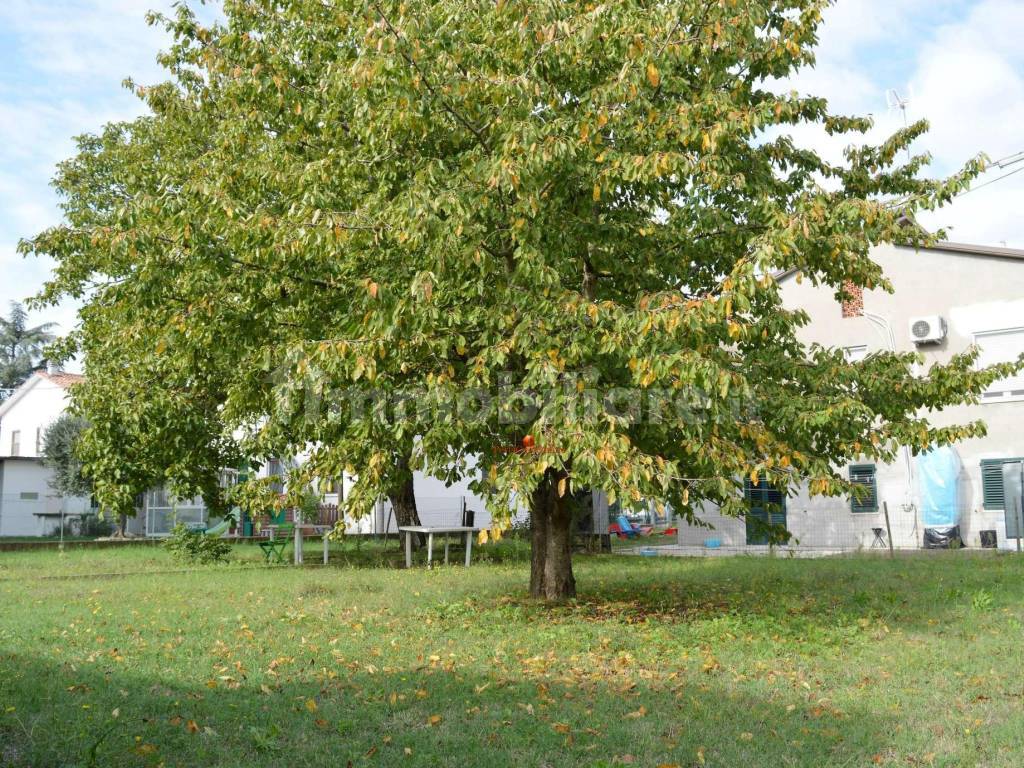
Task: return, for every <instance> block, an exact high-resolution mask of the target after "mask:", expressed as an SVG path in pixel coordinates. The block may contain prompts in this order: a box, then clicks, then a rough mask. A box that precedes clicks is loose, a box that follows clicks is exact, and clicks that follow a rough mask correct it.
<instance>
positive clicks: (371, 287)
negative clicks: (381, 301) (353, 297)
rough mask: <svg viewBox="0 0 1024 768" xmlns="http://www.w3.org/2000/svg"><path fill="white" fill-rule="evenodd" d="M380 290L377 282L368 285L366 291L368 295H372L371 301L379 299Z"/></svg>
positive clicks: (370, 282)
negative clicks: (378, 292)
mask: <svg viewBox="0 0 1024 768" xmlns="http://www.w3.org/2000/svg"><path fill="white" fill-rule="evenodd" d="M379 290H380V286H379V285H377V284H376V283H375V282H373V280H370V281H369V282H368V283H367V284H366V291H367V293H369V294H370V298H371V299H376V298H377V291H379Z"/></svg>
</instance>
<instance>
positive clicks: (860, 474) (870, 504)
mask: <svg viewBox="0 0 1024 768" xmlns="http://www.w3.org/2000/svg"><path fill="white" fill-rule="evenodd" d="M850 482H851V483H855V484H856V485H862V486H864V487H865V488H866V489H867V491H868V492H867V493H864V494H861V495H860V496H859V497H856V496H853V495H851V496H850V511H851V512H877V511H878V485H877V483H876V482H875V465H874V464H854V465H853V466H851V467H850Z"/></svg>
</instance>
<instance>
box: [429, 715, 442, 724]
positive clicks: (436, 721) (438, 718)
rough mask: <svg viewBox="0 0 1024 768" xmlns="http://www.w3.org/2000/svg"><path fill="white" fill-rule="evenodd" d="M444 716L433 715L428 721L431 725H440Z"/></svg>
mask: <svg viewBox="0 0 1024 768" xmlns="http://www.w3.org/2000/svg"><path fill="white" fill-rule="evenodd" d="M442 719H443V718H442V717H441V716H440V715H431V716H430V717H428V718H427V722H428V723H430V724H431V725H440V724H441V720H442Z"/></svg>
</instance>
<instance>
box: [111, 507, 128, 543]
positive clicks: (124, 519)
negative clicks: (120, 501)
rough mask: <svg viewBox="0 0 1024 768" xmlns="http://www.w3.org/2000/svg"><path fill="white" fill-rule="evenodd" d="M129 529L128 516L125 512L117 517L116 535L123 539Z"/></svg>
mask: <svg viewBox="0 0 1024 768" xmlns="http://www.w3.org/2000/svg"><path fill="white" fill-rule="evenodd" d="M127 528H128V515H126V514H125V513H124V512H122V513H121V514H119V515H118V516H117V532H116V533H115V534H114V535H115V536H116V537H117V538H119V539H123V538H124V537H125V530H126V529H127Z"/></svg>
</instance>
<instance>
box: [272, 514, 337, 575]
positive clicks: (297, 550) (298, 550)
mask: <svg viewBox="0 0 1024 768" xmlns="http://www.w3.org/2000/svg"><path fill="white" fill-rule="evenodd" d="M263 527H264V528H265V529H267V530H268V531H270V540H271V541H274V534H276V533H277V529H278V528H279V527H280V526H278V525H265V526H263ZM332 528H334V526H333V525H312V524H310V523H296V524H295V525H294V529H295V530H294V531H292V535H293V536H294V537H295V543H294V546H293V547H292V558H293V559H294V560H295V564H296V565H302V563H303V562H304V561H303V557H302V535H303V531H310V532H311V533H313V535H316V534H318V533H319V534H322V535H323V537H324V565H327V554H328V547H329V545H330V542H329V540H328V538H327V534H328V533H329V532H330V530H331V529H332Z"/></svg>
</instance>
